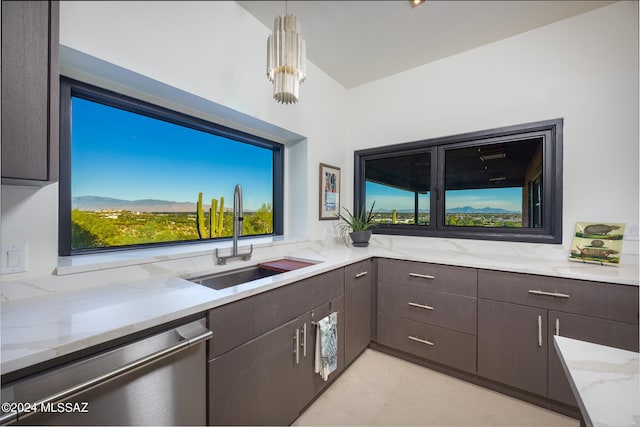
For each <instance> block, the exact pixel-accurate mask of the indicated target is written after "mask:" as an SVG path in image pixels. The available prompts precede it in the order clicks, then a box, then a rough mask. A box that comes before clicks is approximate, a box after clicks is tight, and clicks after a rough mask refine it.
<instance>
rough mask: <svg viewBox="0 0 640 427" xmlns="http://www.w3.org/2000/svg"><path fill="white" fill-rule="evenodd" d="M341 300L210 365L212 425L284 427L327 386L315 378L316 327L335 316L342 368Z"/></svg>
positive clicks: (278, 329)
mask: <svg viewBox="0 0 640 427" xmlns="http://www.w3.org/2000/svg"><path fill="white" fill-rule="evenodd" d="M344 310H345V304H344V296H343V295H340V296H338V297H336V298H334V299H332V300H331V301H329V302H326V303H324V304H321V305H319V306H317V307H315V308H313V309H312V310H309V311H307V312H306V313H303V314H302V315H300V316H298V317H297V318H296V319H294V320H291V321H289V322H287V323H286V324H284V325H282V326H280V327H278V328H276V329H274V330H272V331H269V332H267V333H265V334H263V335H261V336H259V337H257V338H254V339H252V340H251V341H249V342H247V343H245V344H242V345H240V346H238V347H236V348H234V349H233V350H231V351H228V352H226V353H224V354H222V355H220V356H218V357H215V358H214V359H212V360H211V361H210V362H209V414H208V417H209V424H210V425H288V424H291V423H292V422H293V421H294V420H295V419H296V418H297V417H298V415H299V413H300V411H301V410H302V409H303V408H304V407H305V406H306V405H307V404H308V403H309V402H311V401H312V400H313V399H314V397H315V396H316V395H317V394H318V393H320V392H321V391H322V390H323V389H324V388H325V387H326V386H327V385H328V384H329V383H328V382H327V381H324V380H323V379H322V378H321V377H320V375H319V374H317V373H315V365H314V360H315V358H314V356H315V348H316V345H315V343H316V326H315V322H317V321H318V320H320V319H322V318H323V317H325V316H326V315H328V314H329V313H331V312H337V313H338V367H337V370H336V371H334V372H332V373H331V374H330V375H329V379H333V378H335V377H336V376H337V375H339V374H340V372H341V371H342V370H343V369H344V363H345V362H344V348H345V335H344V325H345V322H344Z"/></svg>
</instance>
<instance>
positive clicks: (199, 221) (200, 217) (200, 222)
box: [196, 192, 207, 239]
mask: <svg viewBox="0 0 640 427" xmlns="http://www.w3.org/2000/svg"><path fill="white" fill-rule="evenodd" d="M196 229H197V230H198V238H200V239H203V238H204V236H206V231H207V230H206V228H205V227H204V209H203V208H202V192H200V193H198V205H197V208H196Z"/></svg>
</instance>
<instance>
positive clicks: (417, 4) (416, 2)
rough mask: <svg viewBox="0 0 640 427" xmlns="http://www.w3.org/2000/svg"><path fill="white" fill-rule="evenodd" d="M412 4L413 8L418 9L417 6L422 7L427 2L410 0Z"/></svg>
mask: <svg viewBox="0 0 640 427" xmlns="http://www.w3.org/2000/svg"><path fill="white" fill-rule="evenodd" d="M409 1H410V2H411V6H413V7H416V6H420V5H421V4H422V3H424V2H425V0H409Z"/></svg>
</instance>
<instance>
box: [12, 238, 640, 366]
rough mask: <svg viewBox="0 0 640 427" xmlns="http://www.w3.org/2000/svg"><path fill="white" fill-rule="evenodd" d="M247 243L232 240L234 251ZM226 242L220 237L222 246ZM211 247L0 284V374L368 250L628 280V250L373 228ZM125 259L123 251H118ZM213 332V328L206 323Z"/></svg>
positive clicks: (633, 280)
mask: <svg viewBox="0 0 640 427" xmlns="http://www.w3.org/2000/svg"><path fill="white" fill-rule="evenodd" d="M247 242H248V241H247V240H243V241H241V247H242V250H244V249H245V247H246V246H245V245H246V244H247ZM227 244H228V243H227ZM213 253H214V250H213V249H210V248H209V249H206V250H199V251H197V252H194V253H192V254H188V253H187V254H183V253H180V254H177V255H167V254H162V253H160V254H158V253H156V252H153V251H151V254H152V255H147V256H146V258H143V259H140V258H138V259H134V258H131V259H126V258H125V259H123V258H118V257H122V255H118V254H115V255H114V259H113V260H111V261H110V260H109V259H108V258H102V259H101V260H100V261H99V262H98V261H96V263H95V264H94V265H93V266H92V265H90V264H88V263H87V262H84V263H83V264H80V265H77V266H74V265H73V263H69V264H68V265H67V266H66V267H65V271H64V274H59V275H52V276H47V277H40V278H34V279H24V280H13V281H7V280H3V281H2V282H1V283H0V290H1V297H2V305H1V307H0V308H1V313H0V315H1V318H0V321H1V330H0V339H1V344H2V345H1V354H0V356H1V363H0V371H1V373H2V374H6V373H9V372H13V371H16V370H19V369H23V368H27V367H29V366H32V365H34V364H37V363H40V362H46V361H49V360H51V359H54V358H56V357H59V356H63V355H67V354H70V353H73V352H75V351H78V350H82V349H85V348H88V347H92V346H95V345H98V344H102V343H105V342H107V341H110V340H112V339H116V338H121V337H124V336H126V335H129V334H131V333H135V332H140V331H144V330H145V329H148V328H151V327H155V326H159V325H162V324H164V323H167V322H170V321H173V320H177V319H180V318H183V317H186V316H190V315H193V314H197V313H204V312H205V311H207V310H209V309H211V308H214V307H217V306H220V305H223V304H226V303H229V302H232V301H235V300H238V299H241V298H245V297H248V296H251V295H254V294H257V293H261V292H264V291H267V290H270V289H274V288H277V287H279V286H283V285H286V284H289V283H293V282H295V281H298V280H302V279H305V278H308V277H311V276H314V275H316V274H320V273H323V272H327V271H330V270H333V269H335V268H340V267H343V266H345V265H348V264H351V263H353V262H357V261H361V260H365V259H369V258H371V257H387V258H395V259H404V260H412V261H421V262H433V263H439V264H448V265H456V266H463V267H474V268H485V269H493V270H502V271H512V272H520V273H532V274H540V275H547V276H557V277H565V278H573V279H583V280H592V281H600V282H610V283H618V284H623V285H631V286H638V283H639V280H638V256H637V255H629V256H626V257H623V261H622V265H621V266H620V267H611V266H601V265H594V264H581V263H575V262H570V261H568V260H567V258H568V253H567V251H566V250H564V249H563V248H561V247H559V246H553V245H537V244H518V243H505V242H479V241H469V240H457V239H436V238H433V239H423V238H411V237H404V236H378V235H374V236H373V238H372V242H371V244H370V245H369V247H367V248H353V247H347V246H346V245H345V244H344V242H342V240H341V239H339V238H338V239H327V240H318V241H301V240H294V241H292V242H286V241H282V242H277V243H274V242H271V243H265V244H261V243H260V242H259V241H258V244H256V245H254V254H253V257H252V259H251V261H249V262H245V261H230V262H229V264H228V265H226V266H217V265H215V263H214V259H213V258H214V257H213ZM127 256H129V257H131V255H127ZM287 257H288V258H293V259H300V260H310V261H316V262H318V263H317V264H315V265H313V266H310V267H306V268H303V269H300V270H295V271H291V272H287V273H283V274H278V275H276V276H272V277H267V278H264V279H260V280H256V281H253V282H249V283H246V284H242V285H239V286H234V287H230V288H227V289H223V290H219V291H216V290H213V289H209V288H206V287H203V286H200V285H197V284H195V283H193V282H190V281H188V280H185V279H184V277H194V276H195V275H200V274H208V273H215V272H223V271H227V270H233V269H237V268H241V267H245V266H248V265H252V264H257V263H259V262H264V261H270V260H276V259H281V258H287ZM211 328H212V330H213V332H214V336H215V332H216V331H215V328H216V325H211Z"/></svg>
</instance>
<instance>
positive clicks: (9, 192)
mask: <svg viewBox="0 0 640 427" xmlns="http://www.w3.org/2000/svg"><path fill="white" fill-rule="evenodd" d="M637 7H638V4H637V2H620V3H616V4H613V5H612V6H608V7H606V8H602V9H598V10H596V11H594V12H591V13H587V14H584V15H580V16H577V17H574V18H570V19H567V20H564V21H561V22H558V23H555V24H552V25H549V26H546V27H543V28H540V29H537V30H533V31H530V32H528V33H525V34H522V35H518V36H515V37H512V38H509V39H506V40H503V41H500V42H497V43H494V44H491V45H488V46H485V47H482V48H478V49H475V50H473V51H470V52H466V53H463V54H460V55H456V56H453V57H449V58H446V59H443V60H441V61H438V62H436V63H433V64H430V65H426V66H423V67H418V68H415V69H413V70H410V71H407V72H405V73H401V74H398V75H395V76H392V77H389V78H386V79H382V80H379V81H376V82H373V83H370V84H367V85H363V86H360V87H357V88H354V89H352V90H350V91H347V90H345V89H344V88H343V87H342V86H340V85H339V84H338V83H336V82H335V81H333V80H332V79H331V78H329V77H328V76H327V75H326V74H325V73H324V72H323V71H322V70H320V69H318V68H317V67H316V66H314V64H312V63H309V64H308V68H309V76H308V79H307V81H306V82H305V83H304V84H303V85H302V87H301V101H300V102H299V103H298V104H297V105H294V106H282V105H279V104H277V103H275V101H273V100H272V98H271V85H270V84H269V83H268V81H267V79H266V77H265V44H266V42H265V40H266V38H267V35H268V34H269V32H270V29H268V28H266V27H264V26H263V25H262V24H261V23H259V22H258V21H257V20H256V19H255V18H253V17H252V16H251V15H249V14H248V13H247V12H245V11H244V9H242V8H241V7H240V6H239V5H238V4H237V3H235V2H217V1H216V2H164V1H161V2H153V3H152V2H64V1H63V2H62V3H61V29H60V42H61V44H62V45H64V46H66V47H68V48H70V49H69V50H68V51H66V53H69V52H71V53H72V55H71V56H68V57H66V61H67V63H66V64H65V67H66V68H65V69H64V71H65V72H66V73H69V74H72V75H73V76H74V77H84V79H86V80H90V81H92V82H100V83H102V84H103V85H104V86H106V87H113V88H116V87H129V88H130V89H131V88H133V89H135V91H136V94H137V95H139V96H141V97H143V98H148V99H150V100H151V99H152V100H154V101H156V102H158V103H160V104H163V105H167V106H174V107H175V108H182V109H184V110H186V111H187V112H193V111H192V109H193V108H195V107H194V106H195V105H198V106H200V111H197V114H198V115H199V116H202V117H205V118H216V117H219V118H221V119H222V120H223V121H226V123H230V122H234V121H236V122H238V123H240V126H241V127H242V128H244V129H249V128H251V127H252V126H254V127H255V130H256V132H258V133H267V134H268V133H270V132H271V133H273V134H274V135H275V137H276V138H277V139H280V140H282V142H285V143H286V144H287V153H288V154H289V157H288V165H289V167H290V168H291V169H293V170H290V171H288V176H287V181H288V182H287V197H288V201H287V209H288V211H289V215H288V216H289V218H288V219H287V225H286V227H287V230H289V231H292V230H293V231H294V232H297V231H298V230H302V232H303V233H306V234H307V235H308V236H309V237H310V238H311V239H316V238H323V237H325V235H326V234H327V233H331V232H332V231H333V225H334V224H335V222H333V221H327V222H320V221H318V220H317V217H318V214H317V212H318V164H319V163H320V162H323V163H328V164H331V165H335V166H338V167H341V168H342V178H343V182H342V193H343V194H342V201H343V205H344V206H347V207H351V204H352V194H353V191H352V190H353V150H356V149H360V148H365V147H373V146H380V145H386V144H392V143H401V142H409V141H415V140H420V139H426V138H432V137H437V136H445V135H452V134H458V133H463V132H469V131H474V130H482V129H489V128H493V127H500V126H506V125H510V124H518V123H526V122H532V121H538V120H544V119H550V118H556V117H563V118H564V119H565V122H564V123H565V127H564V206H563V208H564V221H563V230H564V246H566V247H568V245H569V243H570V234H571V230H572V229H573V225H574V223H575V221H578V220H584V221H591V220H593V221H616V222H617V221H619V222H627V223H629V224H638V193H639V191H638V157H639V153H638V11H637ZM425 43H427V44H428V43H429V41H425ZM426 48H428V45H425V49H426ZM74 52H75V56H74V55H73V53H74ZM74 61H75V62H74ZM105 63H106V64H109V66H108V67H104V68H105V69H108V70H107V71H104V70H103V71H98V73H97V74H101V73H102V74H104V75H100V76H96V75H95V73H94V75H93V76H91V75H90V74H91V70H92V68H91V67H92V66H95V65H96V64H105ZM119 67H121V69H120V68H119ZM118 70H120V71H118ZM123 70H124V71H123ZM94 71H95V70H94ZM158 88H161V89H162V90H164V89H166V91H165V92H163V94H161V95H158V94H157V93H149V90H151V92H153V91H154V90H156V89H158ZM167 88H169V89H167ZM145 91H146V92H147V93H145ZM174 95H175V97H174ZM203 110H205V111H203ZM300 137H303V139H302V141H300V140H299V139H300ZM296 138H298V139H296ZM305 138H306V139H305ZM1 208H2V236H1V239H2V242H3V243H20V242H27V243H28V244H29V250H30V262H29V272H28V273H24V274H17V275H8V276H3V278H2V279H3V280H13V279H20V278H22V277H26V276H38V275H49V274H51V273H52V272H53V270H54V268H55V265H56V256H57V209H58V208H57V185H56V184H54V185H50V186H47V187H45V188H42V189H29V188H23V187H8V186H3V187H2V203H1ZM294 210H295V212H296V214H293V211H294ZM625 245H627V242H625ZM625 250H628V245H627V246H625ZM634 251H635V253H637V242H636V248H635V249H634Z"/></svg>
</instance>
